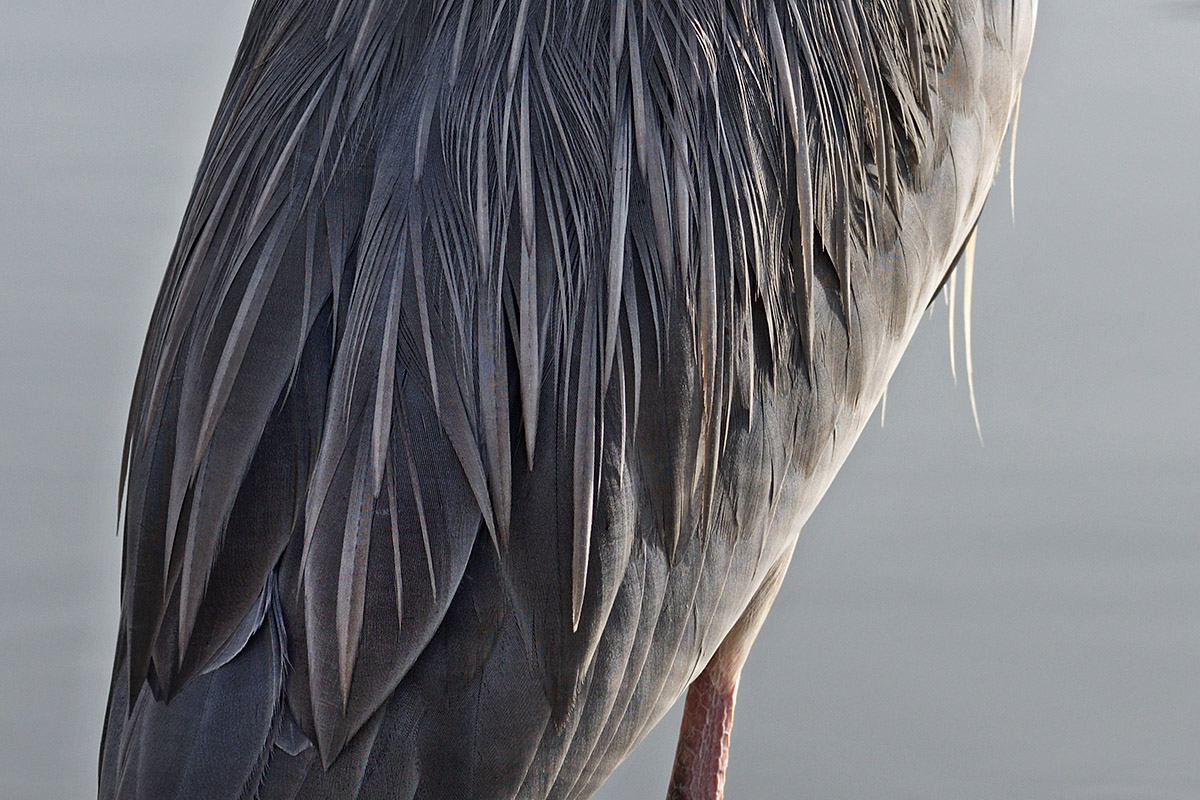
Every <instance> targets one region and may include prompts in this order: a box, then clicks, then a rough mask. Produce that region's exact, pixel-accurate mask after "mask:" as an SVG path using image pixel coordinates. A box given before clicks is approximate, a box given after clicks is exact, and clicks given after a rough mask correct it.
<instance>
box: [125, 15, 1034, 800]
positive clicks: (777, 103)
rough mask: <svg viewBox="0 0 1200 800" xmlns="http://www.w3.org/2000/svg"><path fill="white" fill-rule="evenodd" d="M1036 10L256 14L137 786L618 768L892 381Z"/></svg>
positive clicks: (173, 438)
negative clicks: (225, 767)
mask: <svg viewBox="0 0 1200 800" xmlns="http://www.w3.org/2000/svg"><path fill="white" fill-rule="evenodd" d="M1035 5H1036V4H1035V3H1033V2H1032V0H1024V1H1023V2H1018V3H1013V2H1011V1H1010V0H1005V2H1001V0H974V2H972V1H971V0H879V2H871V3H867V2H862V1H861V0H836V2H828V3H817V2H807V1H806V0H772V1H771V2H766V3H758V2H749V0H732V2H725V3H716V2H711V1H710V0H680V1H679V2H669V3H668V2H659V0H588V1H587V2H583V3H577V4H563V3H554V2H549V0H494V2H484V0H314V1H313V2H309V3H303V4H302V3H297V2H294V1H293V0H259V1H258V2H257V3H256V4H255V6H254V9H253V11H252V12H251V17H250V22H249V25H248V28H247V32H246V36H245V38H244V40H243V42H242V45H241V48H240V49H239V52H238V56H237V60H236V62H235V65H234V72H233V76H232V78H231V79H230V83H229V85H228V87H227V90H226V94H225V96H224V98H223V100H222V103H221V106H220V108H219V110H218V113H217V118H216V122H215V124H214V128H213V132H212V134H211V137H210V139H209V143H208V146H207V148H206V151H205V155H204V159H203V161H202V163H201V167H200V170H199V173H198V176H197V180H196V184H195V187H194V190H193V195H192V200H191V202H190V204H189V207H188V210H187V213H186V215H185V217H184V221H183V225H182V227H181V230H180V234H179V238H178V240H177V243H176V247H175V250H174V252H173V255H172V258H171V262H170V265H169V267H168V271H167V276H166V278H165V280H164V282H163V286H162V290H161V292H160V296H159V301H158V303H157V305H156V308H155V311H154V315H153V317H152V319H151V323H150V330H149V333H148V335H147V340H146V345H145V349H144V351H143V356H142V363H141V365H140V367H139V371H138V377H137V381H136V384H135V387H134V396H133V401H132V405H131V410H130V416H129V423H128V428H127V433H126V439H125V443H124V448H123V456H122V463H123V465H122V476H121V483H120V489H119V491H120V493H121V508H122V514H123V528H124V536H125V544H124V553H123V559H124V560H123V569H122V595H121V598H122V620H121V628H120V635H119V645H118V650H117V659H116V663H115V668H114V680H113V684H112V690H111V695H110V700H109V711H108V719H107V722H106V727H105V739H104V745H103V755H102V767H101V793H102V796H104V797H114V798H115V797H134V796H154V797H172V796H186V795H187V793H188V788H187V787H188V786H196V787H206V788H205V791H206V792H207V794H206V796H209V797H213V798H222V797H241V796H245V797H250V798H254V797H260V798H269V797H290V798H293V799H295V798H306V797H326V796H344V797H354V796H360V797H364V798H365V797H378V796H391V794H392V793H394V792H399V793H400V794H401V795H402V796H407V797H438V796H442V797H445V796H480V797H482V796H488V797H521V798H544V797H549V796H554V797H583V796H586V795H587V794H589V793H590V792H591V791H593V790H594V788H595V787H596V786H597V785H598V784H599V783H600V782H602V781H603V780H604V778H605V777H606V776H607V774H608V773H609V772H611V770H612V769H613V768H614V767H615V765H616V764H617V763H618V762H619V761H620V760H621V759H622V758H623V757H624V756H625V754H626V753H627V752H628V751H629V750H630V749H631V748H632V747H633V746H634V745H635V744H636V743H637V741H638V740H639V739H640V738H641V737H642V736H644V735H645V733H646V731H647V730H648V729H649V727H650V726H651V725H652V724H653V723H654V722H655V721H656V720H657V719H658V718H659V717H660V716H661V715H662V714H663V713H664V712H665V710H666V709H667V708H668V707H669V705H670V704H671V703H672V702H674V700H675V699H676V698H677V697H678V696H679V694H680V693H681V692H682V691H683V690H684V688H686V686H687V684H688V682H689V681H690V680H691V679H692V677H693V676H694V673H695V671H696V670H697V669H698V668H699V667H701V666H702V665H703V664H704V663H705V662H706V661H707V659H708V658H709V657H711V655H712V653H713V652H714V651H715V649H716V647H717V646H718V645H719V644H720V642H721V640H722V638H723V637H724V636H725V634H726V633H727V632H728V631H729V630H730V628H731V626H732V625H733V624H734V622H735V620H737V619H738V617H739V616H740V615H741V614H742V613H743V611H744V610H745V609H746V607H747V604H748V603H749V602H750V599H751V598H752V597H753V596H754V595H755V592H756V591H757V590H758V588H759V586H760V585H761V583H762V581H763V580H764V579H765V576H766V575H767V574H768V573H769V571H770V570H772V569H774V568H775V567H776V565H777V564H778V563H779V561H780V559H785V560H786V558H787V557H788V554H790V553H791V550H792V548H793V546H794V544H795V541H796V537H797V535H798V532H799V527H800V525H801V524H802V523H803V522H804V520H805V519H806V518H807V515H808V514H809V513H811V511H812V508H813V506H814V505H815V504H816V502H817V501H818V499H819V498H820V496H821V494H822V492H823V491H824V488H825V486H827V485H828V482H829V480H830V479H831V478H832V476H833V473H834V472H835V471H836V468H837V465H839V464H840V463H841V461H842V459H843V458H844V457H845V455H846V451H847V449H848V447H849V443H851V442H853V440H854V438H855V437H856V435H857V432H858V430H859V429H860V428H861V426H862V424H863V423H864V422H865V419H866V417H867V415H868V414H869V412H870V409H871V408H873V407H874V405H875V403H876V402H877V401H878V399H879V396H880V395H881V393H882V391H883V387H884V386H885V385H886V381H887V378H888V376H889V375H890V373H891V370H892V369H893V368H894V366H895V363H896V360H897V359H898V358H899V356H900V354H901V352H902V350H903V347H904V344H905V342H906V341H907V339H908V336H910V335H911V332H912V327H913V326H914V325H915V324H916V320H917V318H918V317H919V315H920V312H921V310H923V309H924V308H925V307H926V306H927V305H928V303H929V301H930V299H931V298H932V296H933V294H934V293H935V292H936V291H937V290H938V289H939V287H940V286H941V282H942V280H943V279H944V277H945V276H946V274H947V272H948V270H949V269H950V268H951V265H952V263H953V258H954V256H955V255H956V254H957V253H958V252H959V250H960V249H961V247H962V245H963V242H964V241H965V239H966V236H967V234H968V233H969V231H971V230H973V227H974V225H975V222H976V219H977V217H978V213H979V208H980V207H981V205H982V202H983V198H984V196H985V195H986V191H987V189H988V187H989V186H990V184H991V179H992V176H993V174H994V172H995V165H996V163H997V158H998V153H999V146H1000V140H1001V139H1002V137H1003V134H1004V129H1005V126H1006V125H1007V124H1008V121H1009V120H1010V118H1012V117H1013V116H1014V114H1013V113H1012V112H1013V107H1014V104H1015V101H1016V97H1017V93H1018V91H1019V87H1020V80H1021V76H1022V74H1023V70H1024V64H1025V60H1026V58H1027V55H1028V48H1029V41H1030V37H1031V36H1032V29H1033V11H1034V6H1035ZM522 450H523V451H524V453H523V454H522V452H521V451H522ZM264 598H267V599H264ZM268 600H269V602H268ZM239 681H240V682H243V683H239ZM214 692H215V693H216V694H213V693H214ZM167 754H170V757H171V758H170V759H167ZM171 759H174V761H171ZM168 762H170V763H168ZM227 762H228V763H230V764H234V765H235V767H234V768H231V771H229V772H228V774H227V775H218V774H216V768H215V767H213V766H212V765H214V764H218V763H222V764H223V763H227ZM156 764H161V765H162V766H161V767H160V766H154V765H156ZM138 776H140V777H138ZM210 790H211V791H210ZM139 793H140V794H139Z"/></svg>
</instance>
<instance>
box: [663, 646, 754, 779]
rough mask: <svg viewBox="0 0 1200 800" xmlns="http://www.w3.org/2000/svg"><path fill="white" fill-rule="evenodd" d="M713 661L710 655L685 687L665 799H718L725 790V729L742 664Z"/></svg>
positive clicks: (730, 723)
mask: <svg viewBox="0 0 1200 800" xmlns="http://www.w3.org/2000/svg"><path fill="white" fill-rule="evenodd" d="M718 652H719V651H718ZM716 661H717V657H716V656H714V657H713V660H712V661H710V662H708V666H707V667H705V668H704V671H703V672H701V673H700V675H699V676H698V677H697V678H696V680H694V681H692V685H691V686H689V687H688V692H687V700H685V701H684V705H683V723H682V724H681V725H680V726H679V744H678V745H677V746H676V748H675V767H674V769H672V770H671V787H670V789H669V790H668V792H667V800H721V798H722V797H723V796H724V794H725V768H726V767H727V766H728V765H729V732H730V731H731V730H733V704H734V701H735V699H736V698H737V685H738V676H739V675H740V674H741V666H742V665H741V663H740V662H739V663H737V664H724V663H722V664H718V663H715V662H716Z"/></svg>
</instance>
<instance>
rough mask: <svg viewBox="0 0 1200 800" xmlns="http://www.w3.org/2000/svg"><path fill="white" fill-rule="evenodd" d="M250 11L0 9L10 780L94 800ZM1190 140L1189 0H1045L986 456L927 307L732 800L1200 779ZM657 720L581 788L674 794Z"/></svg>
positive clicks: (755, 662) (992, 276) (981, 337)
mask: <svg viewBox="0 0 1200 800" xmlns="http://www.w3.org/2000/svg"><path fill="white" fill-rule="evenodd" d="M248 5H249V3H248V2H247V1H246V0H238V1H237V2H235V1H234V0H204V2H202V3H201V2H186V3H170V4H168V3H160V2H151V1H150V0H119V2H110V3H99V2H84V0H76V2H62V1H61V0H59V1H58V2H55V1H53V0H50V1H47V2H40V3H29V2H17V1H16V0H0V19H3V20H4V22H3V24H2V25H0V797H5V798H79V797H87V796H89V795H92V794H94V784H95V760H96V750H97V747H98V741H99V732H100V724H101V718H102V715H103V711H104V699H105V694H106V692H107V686H108V673H109V670H110V669H111V664H112V645H113V641H114V637H115V626H116V620H117V594H118V582H119V565H120V554H119V544H118V539H117V538H116V536H115V533H114V531H115V528H116V521H115V495H116V480H117V470H118V462H119V455H120V438H121V431H122V428H123V424H124V415H125V410H126V405H127V403H128V397H129V389H130V386H131V385H132V381H133V375H134V370H135V368H136V364H137V358H138V354H139V351H140V347H141V339H142V336H143V334H144V331H145V326H146V323H147V321H148V319H149V314H150V309H151V306H152V303H153V300H154V295H155V292H156V290H157V287H158V283H159V281H160V279H161V276H162V272H163V269H164V268H165V265H166V260H167V256H168V254H169V251H170V247H171V243H172V241H173V238H174V235H175V231H176V228H177V226H178V224H179V220H180V218H181V217H182V213H183V207H184V203H185V202H186V199H187V194H188V191H189V189H190V183H191V180H192V177H193V175H194V170H195V167H196V165H197V164H198V163H199V158H200V150H201V148H202V146H203V143H204V138H205V136H206V134H207V131H208V127H209V124H210V123H211V119H212V115H213V113H214V111H215V109H216V104H217V100H218V98H219V95H220V91H221V88H222V85H223V83H224V81H225V78H226V76H227V74H228V70H229V67H230V65H231V64H232V61H233V54H234V50H235V48H236V45H237V41H238V38H239V37H240V33H241V27H242V25H243V23H244V21H245V15H246V13H247V10H248ZM1197 131H1200V4H1197V3H1189V2H1135V1H1134V0H1110V1H1108V2H1100V1H1099V0H1075V1H1074V2H1068V1H1067V0H1047V2H1044V3H1042V9H1041V18H1040V21H1039V27H1038V38H1037V40H1036V43H1035V48H1034V55H1033V60H1032V62H1031V64H1030V67H1029V75H1028V78H1027V80H1026V84H1025V97H1024V102H1023V105H1022V109H1021V129H1020V137H1019V139H1020V141H1019V146H1018V158H1017V209H1016V225H1015V228H1014V225H1013V223H1012V221H1011V220H1010V218H1009V209H1008V192H1007V185H1006V184H1007V179H1006V176H1002V177H1001V180H1000V181H999V185H998V186H997V187H996V191H995V193H994V196H993V200H992V202H991V204H990V205H989V208H988V210H987V213H986V214H985V221H984V224H983V226H982V231H981V240H980V249H979V257H978V261H979V263H978V267H977V278H976V300H975V343H974V344H975V364H976V385H977V393H978V399H979V406H980V416H981V418H982V428H983V439H984V442H985V444H984V445H983V446H980V444H979V442H978V440H977V439H976V435H975V431H974V427H973V423H972V421H971V413H970V406H969V404H968V400H967V396H966V390H965V387H964V386H962V385H958V386H956V385H955V384H954V383H953V381H952V379H951V375H950V369H949V362H948V357H947V350H948V346H947V336H946V312H945V309H944V308H942V307H941V306H940V305H939V306H938V307H936V308H935V311H934V314H933V317H932V319H930V320H928V321H927V322H926V323H925V325H924V326H923V328H922V330H921V331H919V332H918V335H917V337H916V339H915V340H914V342H913V344H912V346H911V347H910V349H909V354H908V356H907V357H906V361H905V362H904V363H903V364H902V365H901V367H900V370H899V371H898V373H897V375H896V378H895V379H894V380H893V383H892V386H891V391H890V394H889V401H888V408H887V424H886V427H885V428H883V429H882V430H881V429H880V427H879V425H878V424H874V425H872V426H871V428H870V429H869V430H868V431H867V432H866V433H865V434H864V435H863V437H862V440H861V442H860V444H859V446H858V448H857V449H856V451H855V452H854V454H853V455H852V456H851V457H850V460H849V461H848V463H847V465H846V467H845V468H844V470H843V472H842V475H841V476H840V477H839V479H838V480H837V481H836V482H835V484H834V486H833V488H832V489H831V490H830V492H829V495H828V496H827V498H826V499H825V501H824V503H823V504H822V506H821V507H820V508H819V509H818V511H817V513H816V514H815V515H814V517H813V519H812V520H811V521H810V523H809V524H808V526H807V528H806V530H805V532H804V534H803V537H802V539H801V545H800V548H799V550H798V551H797V555H796V559H795V561H794V562H793V565H792V570H791V574H790V576H789V579H788V582H787V583H786V585H785V587H784V589H783V592H782V593H781V595H780V597H779V600H778V601H777V602H776V604H775V609H774V612H773V614H772V616H771V618H770V619H769V620H768V622H767V625H766V627H765V628H764V630H763V632H762V635H761V636H760V639H759V642H758V644H757V645H756V648H755V650H754V653H753V655H752V656H751V659H750V662H749V664H748V665H747V667H746V670H745V673H744V681H743V686H742V690H741V694H740V697H739V705H738V720H737V726H736V728H735V732H734V739H733V755H732V764H731V770H730V773H729V780H728V785H727V790H728V795H729V797H730V798H731V800H735V799H736V798H767V799H774V798H793V797H804V798H862V799H863V800H874V799H877V798H885V797H886V798H964V800H967V799H970V800H976V799H978V798H1030V799H1036V798H1046V799H1047V800H1049V799H1051V798H1055V799H1057V798H1195V797H1197V796H1200V491H1198V490H1197V486H1200V422H1197V414H1196V408H1197V406H1198V405H1200V313H1198V312H1197V305H1198V298H1200V270H1198V269H1197V258H1196V255H1195V251H1196V235H1195V230H1196V225H1197V220H1198V219H1200V161H1198V159H1197V142H1198V134H1197ZM1005 168H1006V167H1005ZM960 348H961V345H960ZM960 352H961V349H960ZM677 724H678V711H676V712H675V713H674V714H673V715H671V716H670V717H668V718H667V719H666V720H664V722H663V723H662V724H661V725H660V726H659V728H658V729H657V730H656V731H655V732H654V733H653V734H652V735H651V737H650V738H649V739H647V741H646V742H645V743H644V744H643V746H642V747H641V749H640V750H639V751H638V752H637V753H636V754H635V755H634V757H633V758H632V759H631V760H630V761H629V762H628V763H627V764H626V765H624V766H623V767H622V768H621V770H619V771H618V773H617V774H616V775H615V776H614V777H613V779H612V781H611V782H610V783H609V784H608V785H606V787H605V789H604V791H603V792H602V793H601V794H600V797H602V798H607V800H618V799H619V798H628V797H659V796H662V794H663V790H664V787H665V785H666V778H667V773H668V771H669V768H670V760H671V753H672V750H673V747H674V737H675V728H676V726H677Z"/></svg>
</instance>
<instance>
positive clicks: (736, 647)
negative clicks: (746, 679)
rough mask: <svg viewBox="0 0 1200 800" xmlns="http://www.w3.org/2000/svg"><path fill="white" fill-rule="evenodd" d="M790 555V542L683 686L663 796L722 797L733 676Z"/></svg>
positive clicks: (684, 799) (680, 799)
mask: <svg viewBox="0 0 1200 800" xmlns="http://www.w3.org/2000/svg"><path fill="white" fill-rule="evenodd" d="M791 560H792V548H788V550H787V552H785V553H784V554H783V556H782V557H780V559H779V560H778V561H777V562H775V565H774V566H772V567H771V570H770V572H769V573H768V574H767V577H766V578H765V579H764V580H763V583H762V586H760V587H759V589H758V592H757V593H756V594H755V595H754V597H753V598H752V599H751V600H750V604H749V605H748V606H747V607H746V611H745V612H744V613H743V614H742V616H741V617H740V618H739V619H738V621H737V622H736V623H734V626H733V628H731V629H730V631H729V633H728V634H727V635H726V636H725V639H724V640H723V641H722V642H721V645H720V646H719V647H718V648H717V651H716V652H715V653H713V656H712V658H711V659H709V662H708V664H707V665H706V666H705V667H704V670H703V671H702V672H701V673H700V674H699V675H698V676H696V679H695V680H694V681H692V685H691V686H689V687H688V692H687V699H686V700H685V701H684V705H683V722H682V723H681V724H680V726H679V744H678V745H677V746H676V748H675V766H674V768H672V770H671V784H670V788H669V789H668V790H667V800H721V798H722V797H724V795H725V768H726V767H727V766H728V765H729V734H730V732H731V731H732V730H733V704H734V701H735V700H736V699H737V687H738V678H739V677H740V676H741V673H742V664H744V663H745V662H746V655H747V654H748V653H749V652H750V645H751V644H753V643H754V637H755V636H757V635H758V629H759V628H761V627H762V623H763V620H764V619H766V617H767V611H768V610H769V609H770V608H771V603H772V602H773V601H774V600H775V595H776V593H777V592H778V591H779V586H780V584H781V583H782V582H783V576H784V573H786V572H787V567H788V563H789V562H790V561H791Z"/></svg>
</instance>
